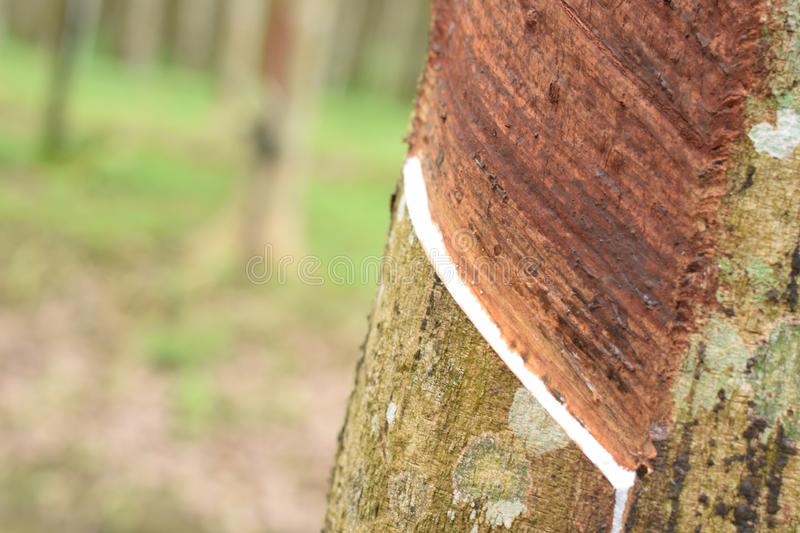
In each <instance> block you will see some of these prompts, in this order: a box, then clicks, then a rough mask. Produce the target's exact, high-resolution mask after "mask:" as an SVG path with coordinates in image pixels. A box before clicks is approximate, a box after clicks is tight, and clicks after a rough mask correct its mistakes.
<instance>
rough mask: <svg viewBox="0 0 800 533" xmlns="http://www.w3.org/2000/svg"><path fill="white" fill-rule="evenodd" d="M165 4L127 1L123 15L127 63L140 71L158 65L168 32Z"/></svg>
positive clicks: (143, 0) (149, 0)
mask: <svg viewBox="0 0 800 533" xmlns="http://www.w3.org/2000/svg"><path fill="white" fill-rule="evenodd" d="M164 16H165V6H164V2H163V0H126V2H125V3H124V9H123V13H122V35H121V39H122V43H121V49H122V50H121V52H122V57H123V59H124V60H125V61H126V62H127V63H128V64H129V65H131V66H133V67H136V68H143V67H151V66H153V65H155V64H156V63H158V60H159V55H160V53H161V45H162V40H161V36H162V33H163V30H164Z"/></svg>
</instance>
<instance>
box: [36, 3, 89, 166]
mask: <svg viewBox="0 0 800 533" xmlns="http://www.w3.org/2000/svg"><path fill="white" fill-rule="evenodd" d="M92 4H93V2H92V0H63V2H62V3H61V9H62V12H61V16H60V19H59V20H60V23H59V24H58V25H57V26H55V32H54V33H55V42H54V44H53V63H52V71H51V77H50V86H49V87H48V96H47V101H46V103H45V109H44V127H43V134H42V146H43V150H44V153H45V155H46V156H55V155H58V154H59V153H60V152H61V151H62V150H63V148H64V145H65V143H66V140H67V135H68V120H67V118H68V117H67V113H68V111H69V102H70V98H71V96H72V86H73V83H74V78H75V70H76V67H77V61H78V56H79V54H80V46H81V41H82V39H83V38H84V36H85V32H86V29H87V25H88V22H89V19H90V17H91V16H92V14H93V11H92V9H93V5H92Z"/></svg>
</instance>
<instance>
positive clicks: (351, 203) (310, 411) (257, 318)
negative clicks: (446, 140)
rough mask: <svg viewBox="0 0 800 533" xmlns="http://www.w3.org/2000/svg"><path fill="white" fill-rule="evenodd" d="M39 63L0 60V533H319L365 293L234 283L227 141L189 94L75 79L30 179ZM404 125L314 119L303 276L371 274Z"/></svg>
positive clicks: (236, 183) (228, 114) (117, 70)
mask: <svg viewBox="0 0 800 533" xmlns="http://www.w3.org/2000/svg"><path fill="white" fill-rule="evenodd" d="M47 65H48V61H47V58H46V57H45V56H44V55H43V53H42V52H41V51H38V50H35V49H32V48H26V47H21V46H18V45H9V44H5V45H3V46H2V47H0V256H2V258H3V260H2V261H0V435H2V437H1V438H0V523H2V524H3V532H4V533H34V532H36V533H38V532H44V531H59V532H62V533H71V532H75V533H78V532H80V533H84V532H90V531H97V532H100V531H102V532H104V533H128V532H130V533H133V532H136V533H162V532H163V533H168V532H169V533H176V532H183V531H187V532H188V531H192V532H202V531H208V532H232V533H233V532H235V533H250V532H256V531H258V532H264V531H274V532H287V533H291V532H300V531H313V530H317V529H318V528H319V527H320V525H321V517H322V512H323V506H324V498H325V491H326V489H327V480H328V475H329V468H330V466H331V464H332V460H333V453H334V450H335V440H336V434H337V432H338V430H339V427H340V425H341V423H342V420H343V414H344V405H345V401H346V397H347V395H348V394H349V391H350V388H351V386H352V379H353V375H354V362H355V360H356V357H357V355H358V346H359V344H360V343H361V341H362V337H363V335H364V333H365V331H366V316H367V314H368V312H369V310H370V306H371V300H372V295H373V291H374V283H360V284H355V285H347V286H337V285H336V284H334V283H325V284H323V285H322V286H306V285H302V284H300V283H297V282H289V283H287V284H284V285H280V286H278V285H276V284H274V283H272V284H266V285H257V284H253V283H250V282H248V279H247V277H246V275H245V263H246V258H243V257H241V254H240V253H238V252H237V250H238V249H239V242H238V235H240V233H241V231H240V230H239V228H240V226H241V224H242V217H241V214H240V212H241V206H240V204H241V197H242V196H243V194H244V193H243V191H244V190H246V184H247V180H248V173H249V172H250V163H249V162H248V159H249V157H248V149H249V148H248V146H247V144H248V141H247V133H246V132H247V127H246V125H244V126H243V125H242V121H241V120H240V119H238V118H237V112H238V111H237V112H233V111H231V107H230V106H221V105H219V104H218V103H217V101H216V96H215V91H214V87H213V86H212V84H211V83H210V82H209V81H207V80H205V79H203V78H201V77H199V76H196V75H193V74H191V73H187V72H178V71H171V70H164V71H158V72H153V73H150V74H148V75H144V74H141V73H139V74H138V75H137V74H136V73H132V72H130V71H128V70H126V69H124V68H123V67H121V66H119V65H115V64H114V63H112V62H110V61H107V60H103V59H93V60H92V61H91V62H89V61H84V62H83V63H82V64H81V69H80V75H79V77H78V80H77V84H76V86H75V87H74V93H73V97H74V98H73V102H72V103H73V106H72V109H71V113H70V120H71V122H70V123H71V125H72V126H71V129H70V141H69V143H68V145H67V149H66V151H65V152H64V153H63V154H62V155H61V156H59V157H58V158H56V159H44V158H42V157H41V156H40V153H39V149H38V148H39V145H40V143H39V125H40V124H41V111H42V108H43V103H44V101H45V95H46V92H45V89H46V87H47ZM410 107H411V102H396V101H386V100H384V99H381V98H379V97H377V96H374V95H368V94H340V95H329V96H328V97H326V98H325V99H324V101H323V103H322V105H321V111H320V116H319V120H318V126H317V128H316V132H315V135H314V141H313V147H314V154H313V156H314V161H315V165H314V169H315V172H314V175H313V176H312V177H311V179H310V182H309V187H308V189H307V191H306V195H305V199H306V200H305V210H306V212H305V213H304V219H305V221H306V227H307V249H308V251H309V253H311V254H314V255H316V256H318V257H319V258H320V260H321V262H322V264H323V265H325V264H326V263H327V262H330V261H331V260H332V259H333V258H335V257H337V256H344V257H347V258H350V260H352V261H353V262H354V263H355V264H358V261H359V260H361V259H363V258H364V257H367V256H370V255H379V254H380V253H381V251H382V247H383V242H384V239H385V235H386V230H387V227H388V222H389V196H390V194H391V191H392V189H393V186H394V182H395V178H396V176H397V173H398V171H399V169H400V168H401V165H402V158H403V154H404V150H405V149H404V145H403V144H402V142H401V139H402V137H403V134H404V132H405V129H406V124H407V117H408V113H409V110H410Z"/></svg>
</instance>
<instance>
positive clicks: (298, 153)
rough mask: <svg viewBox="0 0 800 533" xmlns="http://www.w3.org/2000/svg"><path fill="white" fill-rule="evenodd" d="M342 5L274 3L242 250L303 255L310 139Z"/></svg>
mask: <svg viewBox="0 0 800 533" xmlns="http://www.w3.org/2000/svg"><path fill="white" fill-rule="evenodd" d="M337 4H338V2H337V0H273V1H272V2H271V3H270V14H269V25H268V30H267V34H268V35H267V43H266V47H265V48H266V49H265V56H266V73H265V85H266V86H267V89H268V91H267V94H266V98H265V100H266V107H267V111H266V112H265V113H264V114H263V115H262V116H261V117H259V123H258V125H257V128H256V129H257V132H258V133H257V135H256V136H255V137H256V143H255V144H256V152H257V162H256V168H255V170H254V172H253V176H252V179H251V180H250V183H249V184H248V187H249V190H248V192H247V194H246V199H245V206H244V210H243V212H244V220H243V222H244V224H243V225H244V228H243V233H244V249H245V251H246V254H247V255H248V256H249V255H251V254H253V253H257V254H260V253H264V251H265V246H270V247H272V253H273V254H276V257H280V256H294V257H300V256H301V255H303V254H304V253H305V251H306V250H305V219H304V212H305V209H304V196H305V191H306V184H307V183H308V179H309V173H310V171H311V170H312V162H313V158H312V157H310V156H309V154H310V152H311V148H310V140H311V139H310V138H311V133H312V131H313V130H312V128H313V126H314V123H313V121H314V118H315V116H316V110H317V106H318V103H319V98H320V96H321V90H322V81H323V78H324V72H325V60H326V59H327V57H328V55H327V54H326V52H327V49H328V47H329V46H330V36H331V21H332V20H333V16H334V14H335V13H336V9H337Z"/></svg>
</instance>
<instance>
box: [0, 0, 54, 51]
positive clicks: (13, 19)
mask: <svg viewBox="0 0 800 533" xmlns="http://www.w3.org/2000/svg"><path fill="white" fill-rule="evenodd" d="M7 7H8V25H9V29H10V30H11V32H12V33H13V34H14V35H16V36H17V37H21V38H22V39H25V40H28V41H32V42H38V43H47V44H49V41H50V39H51V36H52V29H53V27H54V25H57V24H58V17H59V14H60V10H61V2H58V1H54V0H25V1H24V2H18V1H16V2H15V1H11V2H9V3H8V4H7Z"/></svg>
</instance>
